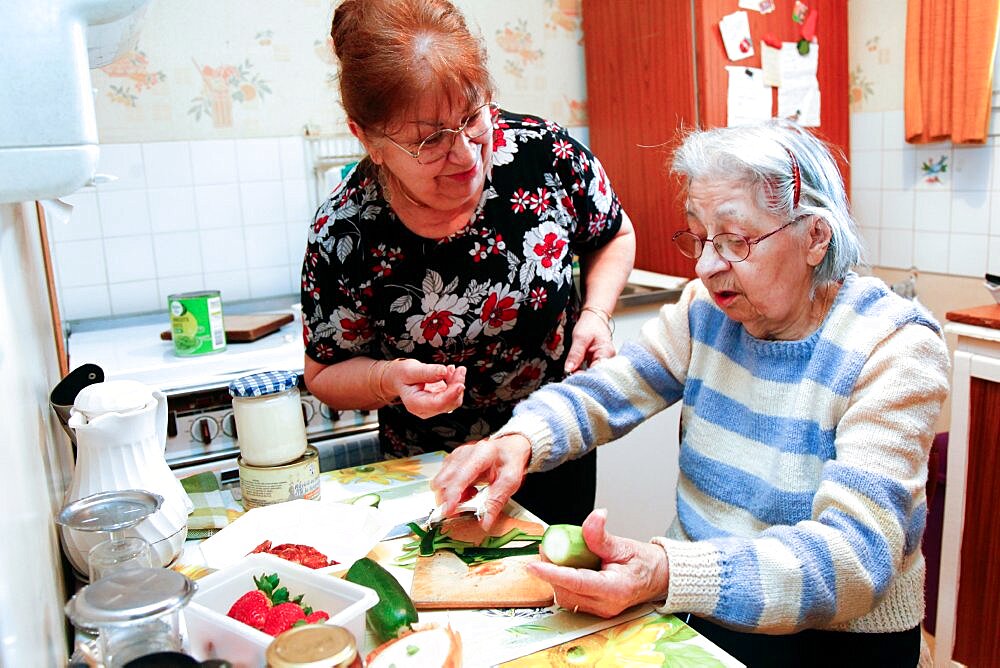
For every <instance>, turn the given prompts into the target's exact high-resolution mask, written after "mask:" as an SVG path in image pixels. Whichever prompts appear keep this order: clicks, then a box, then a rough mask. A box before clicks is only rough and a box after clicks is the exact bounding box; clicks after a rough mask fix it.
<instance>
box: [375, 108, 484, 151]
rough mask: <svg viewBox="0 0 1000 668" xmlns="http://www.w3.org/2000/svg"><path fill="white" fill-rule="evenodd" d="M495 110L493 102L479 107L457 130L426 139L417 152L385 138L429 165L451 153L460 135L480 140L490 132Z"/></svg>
mask: <svg viewBox="0 0 1000 668" xmlns="http://www.w3.org/2000/svg"><path fill="white" fill-rule="evenodd" d="M493 109H494V106H493V103H492V102H487V103H485V104H483V105H481V106H479V107H477V108H476V110H475V111H473V112H472V113H471V114H469V115H468V116H466V117H465V119H464V120H463V121H462V124H461V125H459V126H458V127H457V128H442V129H441V130H437V131H436V132H432V133H431V134H429V135H427V136H426V137H424V138H423V139H422V140H421V141H420V142H419V143H418V144H417V149H416V150H415V151H411V150H410V149H408V148H406V147H405V146H403V145H402V144H400V143H399V142H397V141H396V140H394V139H393V138H392V137H390V136H388V135H386V137H385V138H386V139H388V140H389V141H391V142H392V143H393V145H395V146H396V147H397V148H398V149H400V150H401V151H403V152H404V153H406V154H407V155H408V156H410V157H411V158H413V159H414V160H416V161H417V162H418V163H419V164H421V165H429V164H431V163H434V162H437V161H438V160H440V159H441V158H443V157H445V156H446V155H448V153H450V152H451V148H452V147H453V146H454V145H455V139H456V138H457V137H458V133H460V132H461V133H463V134H464V135H465V136H466V137H468V138H469V139H479V138H480V137H482V136H483V135H484V134H486V133H487V132H489V131H490V130H491V129H492V128H493Z"/></svg>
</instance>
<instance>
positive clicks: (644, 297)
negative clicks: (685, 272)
mask: <svg viewBox="0 0 1000 668" xmlns="http://www.w3.org/2000/svg"><path fill="white" fill-rule="evenodd" d="M687 282H688V279H687V278H683V277H679V276H667V275H666V274H657V273H654V272H651V271H645V270H643V269H633V270H632V273H631V274H629V278H628V282H627V283H626V284H625V287H624V288H623V289H622V294H621V296H620V297H618V302H617V304H616V305H615V311H616V312H617V311H619V310H620V309H627V308H632V307H635V306H644V305H647V304H657V305H659V304H668V303H670V302H675V301H677V299H678V298H679V297H680V295H681V292H682V291H683V289H684V286H685V285H686V284H687Z"/></svg>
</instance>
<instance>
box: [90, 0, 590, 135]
mask: <svg viewBox="0 0 1000 668" xmlns="http://www.w3.org/2000/svg"><path fill="white" fill-rule="evenodd" d="M580 3H581V0H508V1H507V2H503V3H498V2H495V1H494V0H456V4H457V5H458V6H459V7H460V8H461V9H462V10H463V11H464V12H465V15H466V18H467V19H468V20H469V23H470V25H471V26H472V27H473V28H474V29H475V30H478V31H479V33H480V34H481V35H482V36H483V38H484V40H485V42H486V46H487V51H488V54H489V58H490V68H491V71H492V73H493V77H494V79H495V81H496V82H497V87H498V91H499V100H498V101H499V102H500V103H501V104H502V105H504V106H506V107H508V108H510V109H512V110H515V111H522V112H531V113H536V114H541V115H543V116H547V117H549V118H552V119H553V120H555V121H558V122H560V123H562V124H564V125H569V126H580V125H585V124H586V122H587V115H586V92H585V88H586V84H585V76H584V69H583V68H584V58H583V45H582V33H581V28H580ZM335 6H336V0H333V1H332V2H331V0H283V1H282V2H267V1H265V0H213V1H212V2H200V1H199V0H155V1H154V2H153V4H152V5H151V7H150V8H149V10H148V12H147V13H146V19H145V21H144V24H143V27H142V32H141V34H140V37H139V41H138V44H137V45H136V49H135V51H132V52H130V53H128V54H126V55H125V56H124V57H122V58H120V59H119V60H118V61H117V62H115V63H113V64H111V65H109V66H107V67H104V68H102V69H101V70H95V71H93V72H92V75H93V86H94V89H95V90H96V106H97V118H98V128H99V133H100V139H101V142H102V143H125V142H145V141H162V140H190V139H217V138H234V137H277V136H290V135H297V134H301V133H302V132H303V129H304V127H306V126H307V125H308V126H310V127H312V128H316V129H318V130H319V131H321V132H324V133H344V132H346V127H345V125H344V118H343V110H342V109H341V108H340V106H339V104H338V101H337V90H336V61H335V59H334V57H333V54H332V52H331V50H330V38H329V36H328V34H327V33H328V29H329V23H330V17H331V16H332V15H333V9H334V7H335Z"/></svg>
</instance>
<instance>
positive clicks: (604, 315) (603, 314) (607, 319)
mask: <svg viewBox="0 0 1000 668" xmlns="http://www.w3.org/2000/svg"><path fill="white" fill-rule="evenodd" d="M583 311H590V312H591V313H593V314H595V315H597V317H599V318H600V319H601V320H603V321H604V324H605V325H607V326H608V331H609V332H611V334H614V333H615V319H614V318H612V317H611V314H610V313H608V312H607V311H605V310H604V309H602V308H597V307H596V306H584V307H583V309H582V310H581V313H582V312H583Z"/></svg>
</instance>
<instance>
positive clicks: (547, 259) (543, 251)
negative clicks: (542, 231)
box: [532, 232, 568, 269]
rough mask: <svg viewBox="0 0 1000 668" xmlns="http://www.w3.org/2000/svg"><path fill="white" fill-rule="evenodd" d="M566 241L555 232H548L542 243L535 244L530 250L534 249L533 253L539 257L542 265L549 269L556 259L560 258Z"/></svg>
mask: <svg viewBox="0 0 1000 668" xmlns="http://www.w3.org/2000/svg"><path fill="white" fill-rule="evenodd" d="M567 243H568V242H567V241H566V240H565V239H561V238H560V237H559V235H557V234H556V233H555V232H549V233H548V234H546V235H545V238H544V240H543V243H540V244H535V245H534V248H533V249H532V250H534V251H535V255H537V256H538V257H539V258H541V262H542V266H543V267H545V268H546V269H549V268H551V267H552V265H553V264H555V263H556V261H557V260H559V259H560V258H562V256H563V250H564V249H565V248H566V244H567Z"/></svg>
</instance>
